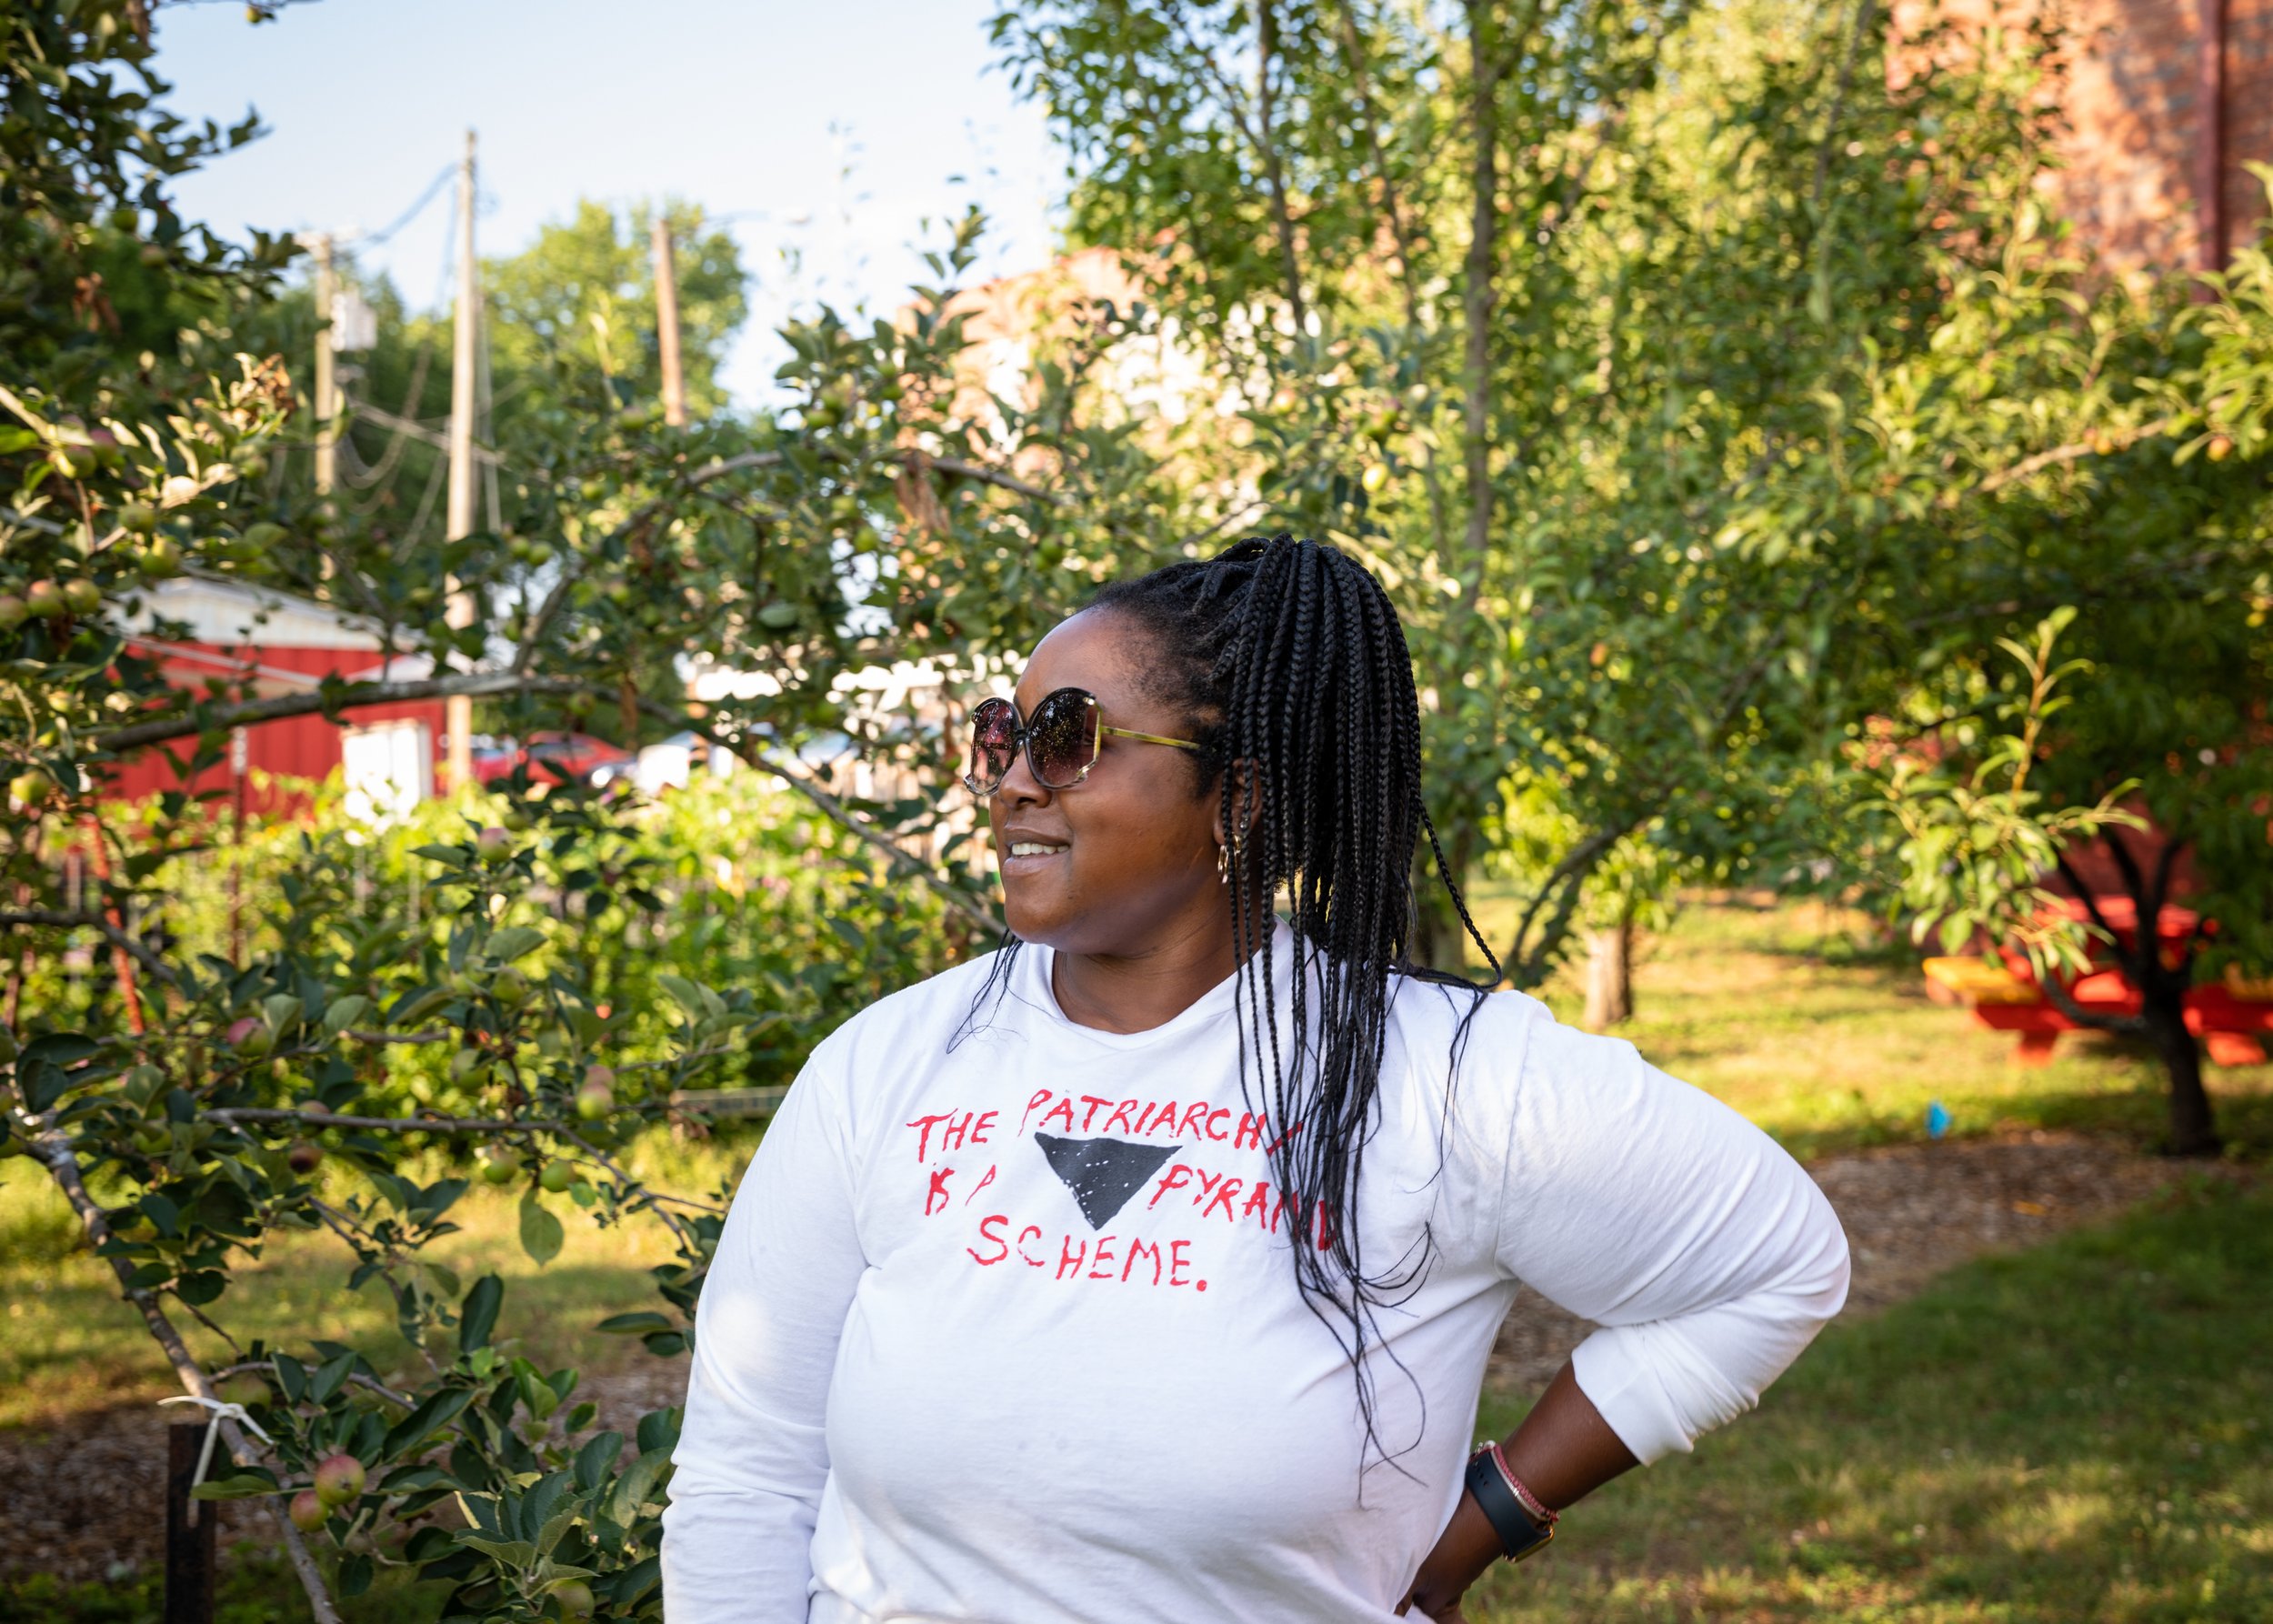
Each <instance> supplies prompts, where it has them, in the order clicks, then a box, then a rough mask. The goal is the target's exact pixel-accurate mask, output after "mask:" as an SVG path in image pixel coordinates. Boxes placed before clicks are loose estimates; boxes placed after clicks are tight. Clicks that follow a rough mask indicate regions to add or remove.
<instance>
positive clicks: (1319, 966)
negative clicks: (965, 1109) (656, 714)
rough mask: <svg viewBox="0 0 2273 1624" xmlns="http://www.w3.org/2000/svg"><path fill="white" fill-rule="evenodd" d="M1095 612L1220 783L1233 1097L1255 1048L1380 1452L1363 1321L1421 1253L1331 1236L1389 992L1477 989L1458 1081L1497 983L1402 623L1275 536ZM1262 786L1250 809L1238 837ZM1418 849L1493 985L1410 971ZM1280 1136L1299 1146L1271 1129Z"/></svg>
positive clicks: (1172, 574) (1350, 1206)
mask: <svg viewBox="0 0 2273 1624" xmlns="http://www.w3.org/2000/svg"><path fill="white" fill-rule="evenodd" d="M1091 607H1092V608H1094V609H1098V610H1103V611H1106V612H1108V613H1111V614H1115V615H1119V616H1124V617H1127V619H1128V620H1129V622H1130V623H1131V624H1132V625H1134V626H1135V627H1137V628H1138V629H1139V630H1141V631H1143V632H1145V633H1146V634H1147V635H1148V636H1149V637H1151V638H1152V639H1153V641H1154V644H1155V647H1156V649H1157V659H1155V660H1154V661H1152V662H1150V663H1148V664H1147V667H1145V677H1146V680H1147V683H1148V684H1149V686H1150V687H1151V688H1152V689H1153V691H1154V693H1155V696H1156V697H1158V698H1160V699H1161V700H1162V701H1163V702H1165V703H1167V705H1169V706H1171V707H1174V708H1175V709H1177V711H1179V712H1180V713H1182V715H1183V717H1185V718H1187V723H1186V725H1187V727H1189V729H1190V732H1189V734H1188V735H1187V737H1191V738H1193V739H1195V740H1196V741H1197V743H1198V744H1199V745H1200V746H1201V750H1200V753H1199V756H1198V757H1197V761H1198V767H1199V771H1198V779H1197V782H1198V788H1197V793H1199V794H1202V795H1204V794H1206V793H1207V792H1208V791H1209V790H1210V789H1212V788H1214V787H1215V786H1216V785H1217V783H1218V782H1223V783H1224V784H1225V813H1224V824H1225V827H1226V829H1227V830H1228V831H1230V832H1231V833H1232V834H1233V836H1234V839H1233V841H1232V843H1231V844H1230V846H1229V848H1228V852H1227V857H1228V862H1229V874H1228V880H1229V884H1228V887H1227V890H1228V895H1229V898H1230V901H1229V906H1230V907H1231V909H1232V933H1233V946H1234V948H1235V950H1236V952H1237V957H1238V961H1239V964H1240V970H1239V986H1238V987H1237V1007H1238V1008H1239V1011H1240V1016H1241V1027H1240V1036H1239V1084H1240V1089H1241V1092H1242V1093H1243V1094H1244V1095H1247V1096H1248V1105H1249V1108H1250V1109H1252V1108H1253V1106H1254V1096H1253V1095H1252V1094H1251V1093H1249V1072H1248V1061H1249V1055H1250V1052H1252V1054H1253V1056H1254V1058H1255V1061H1256V1074H1257V1075H1256V1081H1257V1083H1258V1084H1259V1085H1261V1088H1262V1090H1263V1092H1264V1096H1265V1098H1266V1103H1267V1118H1268V1120H1269V1121H1270V1122H1271V1123H1272V1124H1273V1125H1274V1129H1275V1143H1274V1145H1273V1147H1272V1148H1271V1149H1270V1151H1269V1155H1270V1159H1271V1168H1272V1172H1273V1175H1274V1177H1275V1178H1277V1183H1278V1186H1279V1188H1280V1189H1281V1190H1282V1191H1284V1192H1286V1193H1287V1198H1288V1199H1287V1212H1288V1214H1289V1216H1290V1218H1295V1219H1296V1220H1297V1221H1296V1222H1295V1223H1294V1224H1293V1225H1292V1230H1293V1234H1294V1236H1295V1238H1296V1244H1295V1245H1294V1246H1293V1247H1291V1248H1289V1249H1290V1250H1291V1252H1292V1254H1293V1257H1294V1260H1295V1281H1296V1286H1297V1289H1298V1290H1299V1292H1300V1293H1301V1295H1302V1298H1303V1300H1304V1301H1305V1303H1306V1304H1307V1305H1308V1307H1309V1308H1311V1310H1312V1312H1314V1313H1316V1314H1317V1315H1318V1316H1319V1318H1321V1320H1322V1321H1324V1322H1325V1323H1326V1324H1327V1327H1328V1328H1329V1329H1331V1330H1332V1331H1333V1332H1334V1334H1335V1336H1336V1337H1337V1339H1338V1340H1339V1341H1340V1342H1341V1344H1342V1346H1343V1348H1344V1350H1345V1351H1346V1352H1347V1354H1348V1356H1349V1358H1350V1362H1351V1365H1352V1367H1353V1368H1354V1369H1355V1371H1356V1372H1357V1396H1358V1402H1359V1407H1360V1409H1361V1412H1362V1414H1363V1416H1364V1418H1365V1423H1366V1432H1367V1440H1368V1442H1369V1443H1371V1444H1372V1445H1374V1447H1375V1448H1377V1449H1378V1448H1379V1442H1380V1440H1379V1439H1378V1438H1377V1436H1376V1434H1375V1431H1374V1414H1375V1408H1374V1402H1373V1388H1372V1382H1371V1378H1370V1374H1369V1371H1368V1368H1367V1360H1366V1358H1365V1352H1366V1348H1367V1345H1368V1343H1369V1342H1371V1341H1374V1340H1377V1337H1376V1335H1375V1329H1374V1327H1375V1312H1376V1310H1377V1308H1383V1307H1387V1306H1390V1305H1393V1304H1394V1303H1396V1302H1397V1301H1398V1300H1400V1299H1401V1298H1402V1297H1403V1296H1404V1295H1405V1294H1406V1293H1407V1291H1409V1290H1410V1289H1412V1288H1416V1287H1417V1285H1418V1283H1419V1281H1420V1278H1421V1276H1422V1272H1423V1270H1424V1269H1425V1268H1426V1266H1427V1253H1428V1248H1429V1245H1430V1243H1429V1240H1428V1238H1427V1236H1426V1235H1425V1234H1424V1236H1423V1238H1422V1240H1421V1242H1420V1248H1419V1256H1417V1257H1408V1258H1401V1259H1399V1260H1398V1261H1397V1264H1396V1265H1394V1266H1392V1267H1391V1268H1388V1269H1386V1270H1382V1271H1380V1272H1377V1273H1370V1274H1369V1273H1368V1272H1367V1267H1366V1263H1365V1259H1364V1258H1363V1257H1362V1256H1361V1249H1360V1243H1359V1237H1358V1235H1357V1227H1356V1225H1355V1224H1353V1223H1350V1222H1348V1221H1347V1218H1348V1217H1349V1215H1350V1214H1352V1213H1353V1212H1354V1211H1355V1210H1356V1201H1357V1180H1358V1176H1359V1173H1360V1171H1361V1169H1362V1167H1363V1164H1364V1159H1365V1146H1366V1140H1367V1136H1368V1133H1369V1131H1370V1129H1371V1127H1372V1123H1373V1118H1374V1114H1375V1106H1376V1101H1377V1098H1378V1095H1379V1091H1380V1079H1381V1061H1382V1057H1383V1054H1384V1052H1385V1048H1386V1045H1387V1034H1388V1009H1389V998H1390V992H1391V989H1390V985H1389V983H1390V977H1392V976H1393V975H1402V976H1407V977H1416V978H1418V979H1423V980H1428V981H1435V982H1439V983H1443V984H1446V985H1447V986H1451V987H1465V988H1467V989H1468V990H1469V991H1470V992H1472V993H1473V994H1474V995H1475V996H1474V997H1473V998H1472V1000H1471V1001H1470V1003H1469V1007H1468V1009H1467V1015H1466V1016H1465V1017H1464V1018H1463V1019H1462V1020H1461V1022H1460V1025H1459V1028H1458V1029H1457V1034H1456V1036H1455V1038H1454V1065H1455V1067H1456V1068H1457V1061H1458V1050H1459V1048H1460V1046H1461V1044H1462V1042H1463V1041H1464V1040H1465V1037H1466V1034H1467V1023H1468V1021H1469V1020H1470V1019H1472V1018H1474V1015H1475V1011H1476V1007H1477V1005H1478V1004H1480V1003H1481V1001H1482V997H1483V994H1484V993H1485V992H1487V991H1488V990H1489V988H1490V987H1493V986H1495V985H1497V982H1498V980H1499V962H1498V960H1497V957H1494V956H1493V954H1492V951H1491V948H1490V947H1489V946H1488V945H1487V944H1486V943H1485V941H1484V939H1483V937H1482V936H1481V934H1480V933H1479V932H1478V931H1477V928H1476V924H1475V921H1474V920H1473V919H1472V918H1471V917H1469V914H1468V909H1467V901H1466V900H1465V899H1464V898H1463V897H1461V895H1460V888H1459V885H1458V883H1457V880H1456V879H1455V878H1454V877H1453V876H1452V875H1451V874H1450V873H1449V872H1448V871H1447V869H1446V867H1445V866H1444V851H1443V847H1441V846H1440V845H1439V844H1438V842H1437V831H1436V828H1435V827H1434V826H1433V825H1432V824H1431V823H1430V821H1429V818H1428V813H1427V808H1426V807H1424V806H1423V805H1422V801H1421V753H1420V705H1419V698H1418V696H1417V693H1416V692H1415V689H1414V686H1413V666H1412V657H1411V655H1410V654H1409V653H1408V651H1407V647H1406V643H1405V631H1404V627H1402V626H1401V625H1400V624H1399V622H1398V620H1397V610H1396V607H1395V606H1393V605H1392V604H1391V603H1390V602H1389V599H1388V596H1387V594H1386V593H1385V592H1383V591H1382V589H1381V585H1380V583H1379V582H1377V581H1376V580H1375V579H1374V577H1373V576H1372V575H1371V574H1370V573H1368V572H1367V570H1366V568H1365V566H1362V565H1360V564H1359V563H1357V561H1356V560H1355V559H1353V558H1351V557H1350V556H1348V555H1347V554H1345V553H1343V552H1341V551H1339V550H1338V549H1337V548H1335V547H1331V546H1321V545H1320V544H1318V543H1317V542H1313V541H1297V540H1295V539H1294V538H1293V537H1292V536H1285V535H1281V536H1273V537H1270V538H1267V539H1266V538H1264V537H1260V536H1256V537H1250V538H1248V539H1247V540H1245V541H1241V542H1238V543H1237V544H1236V545H1234V546H1231V547H1229V548H1227V549H1226V550H1225V551H1224V552H1222V553H1219V554H1217V556H1215V557H1213V558H1208V559H1205V560H1200V559H1195V560H1190V561H1187V562H1183V563H1177V564H1171V565H1168V566H1165V567H1163V568H1160V569H1157V570H1155V571H1153V572H1152V573H1151V574H1149V575H1146V576H1139V577H1137V578H1136V579H1133V580H1126V581H1116V582H1113V583H1111V584H1109V585H1108V586H1106V587H1105V588H1104V589H1103V590H1102V591H1100V592H1099V593H1098V594H1097V596H1096V598H1095V600H1094V601H1093V602H1092V604H1091ZM1227 775H1228V777H1227ZM1257 793H1259V794H1260V797H1261V805H1260V807H1259V812H1258V815H1257V816H1256V817H1255V820H1254V824H1253V827H1252V828H1251V829H1250V830H1248V831H1247V832H1246V833H1245V835H1244V836H1242V835H1241V833H1240V831H1241V827H1242V824H1243V822H1244V819H1245V815H1246V808H1247V807H1249V806H1251V805H1252V804H1253V803H1252V797H1254V796H1255V795H1256V794H1257ZM1424 835H1425V836H1427V839H1428V843H1429V846H1430V848H1431V851H1432V854H1433V855H1434V857H1435V858H1436V867H1437V875H1438V876H1439V877H1440V878H1441V879H1442V881H1443V883H1444V885H1445V888H1446V889H1447V891H1448V892H1450V893H1451V897H1452V901H1453V906H1454V907H1455V908H1456V909H1457V912H1458V914H1459V917H1460V922H1461V923H1462V924H1463V925H1464V926H1465V927H1467V932H1468V935H1469V937H1471V938H1472V939H1474V940H1475V941H1476V943H1477V946H1478V947H1481V948H1483V951H1484V956H1485V957H1486V959H1487V960H1488V961H1489V962H1490V964H1491V969H1492V979H1491V980H1490V981H1487V982H1484V983H1481V984H1478V983H1473V982H1468V981H1466V980H1463V979H1462V978H1461V977H1457V976H1453V975H1449V974H1447V973H1444V972H1441V971H1437V970H1434V969H1431V968H1427V967H1422V966H1418V965H1416V964H1414V963H1413V961H1412V959H1411V957H1410V954H1409V950H1408V949H1409V947H1410V943H1411V940H1412V932H1413V927H1414V924H1415V910H1414V896H1413V859H1414V856H1415V852H1416V848H1417V842H1418V841H1419V839H1420V838H1421V837H1423V836H1424ZM1282 890H1283V891H1284V892H1285V893H1286V894H1287V907H1288V915H1289V917H1288V923H1289V924H1290V925H1291V926H1292V927H1293V930H1294V936H1295V941H1296V945H1297V946H1296V953H1297V963H1296V965H1295V973H1294V976H1293V978H1292V993H1291V1000H1290V1002H1291V1007H1290V1008H1289V1009H1288V1011H1287V1014H1288V1017H1289V1018H1288V1020H1287V1023H1286V1024H1287V1031H1288V1036H1289V1042H1290V1043H1291V1045H1292V1048H1293V1052H1292V1053H1291V1054H1282V1053H1281V1052H1280V1046H1279V1022H1278V1020H1277V1010H1276V1009H1275V1008H1274V1007H1273V1006H1274V1004H1275V1001H1276V998H1277V992H1276V981H1275V977H1274V966H1273V963H1272V939H1273V918H1272V910H1273V907H1274V906H1275V904H1276V900H1277V895H1278V893H1279V892H1280V891H1282ZM1004 947H1005V950H1004V951H1003V952H1002V953H1000V954H998V955H997V956H996V964H995V966H994V972H995V973H994V974H993V975H991V976H990V977H989V985H988V987H987V988H982V989H981V991H980V994H979V997H978V999H977V1000H976V1003H975V1004H974V1007H973V1018H976V1012H977V1007H978V1005H979V1004H983V1003H985V1002H986V1000H987V997H988V993H989V990H990V989H992V988H994V987H996V986H997V985H999V984H1001V983H1003V982H1005V981H1006V978H1007V975H1008V970H1009V963H1010V960H1011V958H1012V956H1013V955H1014V954H1015V952H1016V947H1017V943H1016V939H1015V938H1008V937H1006V940H1005V944H1004ZM1314 1001H1315V1007H1314ZM964 1029H965V1030H966V1031H967V1030H969V1029H970V1020H969V1019H966V1024H965V1028H964ZM958 1036H959V1035H958ZM1266 1056H1267V1058H1268V1065H1267V1068H1265V1066H1264V1065H1263V1061H1264V1058H1265V1057H1266ZM1297 1123H1298V1124H1300V1125H1301V1126H1300V1131H1298V1132H1289V1131H1287V1125H1288V1124H1297ZM1385 1453H1386V1452H1385Z"/></svg>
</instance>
